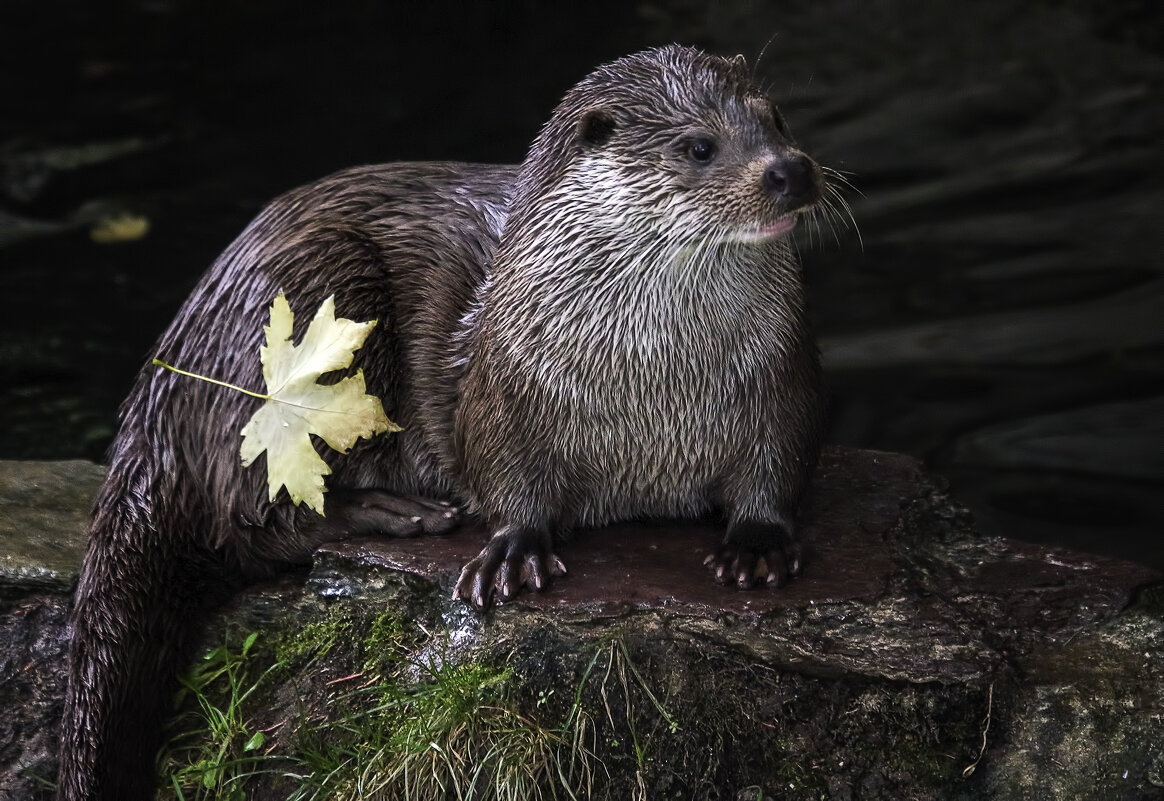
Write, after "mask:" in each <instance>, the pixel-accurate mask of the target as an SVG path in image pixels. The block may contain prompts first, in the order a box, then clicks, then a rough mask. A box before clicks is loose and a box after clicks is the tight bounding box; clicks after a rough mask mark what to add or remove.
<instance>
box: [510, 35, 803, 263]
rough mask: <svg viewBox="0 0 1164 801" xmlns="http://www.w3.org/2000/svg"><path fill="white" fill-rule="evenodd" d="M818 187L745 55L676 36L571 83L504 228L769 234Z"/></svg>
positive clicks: (608, 233)
mask: <svg viewBox="0 0 1164 801" xmlns="http://www.w3.org/2000/svg"><path fill="white" fill-rule="evenodd" d="M822 186H823V179H822V175H821V169H820V168H819V167H818V166H817V165H816V163H815V162H814V161H813V160H812V159H810V158H809V157H808V156H806V155H805V154H804V153H802V152H801V151H800V150H798V149H797V148H796V145H795V143H794V142H793V139H792V136H791V134H790V133H789V130H788V127H787V126H786V125H785V123H784V120H783V118H782V117H781V115H780V112H779V110H778V109H777V107H776V105H775V104H774V103H773V102H772V100H771V99H770V98H769V97H768V95H767V94H766V93H765V92H764V91H763V90H762V89H761V88H760V87H759V86H758V85H757V84H756V83H755V82H754V81H753V80H752V78H751V75H750V73H749V71H748V68H747V64H746V62H745V61H744V59H743V57H742V56H737V57H736V58H734V59H724V58H719V57H716V56H710V55H707V54H705V53H702V52H700V51H698V50H694V49H691V48H687V47H680V46H677V45H672V46H668V47H662V48H658V49H654V50H647V51H645V52H642V53H637V54H635V55H631V56H627V57H625V58H622V59H619V60H617V61H614V62H612V63H610V64H607V65H605V66H603V67H599V68H598V69H597V70H595V71H594V72H593V73H591V74H590V75H589V76H587V77H586V78H585V79H583V80H582V81H581V82H580V83H579V84H578V85H577V86H575V87H574V88H573V89H571V90H570V91H569V92H568V93H567V94H566V96H565V98H563V100H562V102H561V103H560V104H559V105H558V107H557V109H556V110H555V112H554V114H553V116H552V118H551V119H550V121H549V122H548V123H547V124H546V126H545V127H544V128H543V129H542V131H541V133H540V134H539V135H538V138H537V139H536V141H535V142H534V145H533V147H532V148H531V150H530V153H529V156H528V157H527V159H526V161H525V162H524V164H523V165H522V172H521V175H520V177H519V179H518V184H517V193H516V197H515V199H514V203H513V205H512V208H513V210H514V212H513V213H514V216H513V217H511V218H510V225H509V226H508V229H509V230H525V229H532V228H539V227H542V226H544V225H555V226H557V228H556V230H558V231H559V232H561V230H562V226H563V225H570V224H573V225H574V226H575V227H576V228H577V229H578V230H576V231H575V232H574V233H575V234H576V238H577V239H582V240H584V239H585V238H586V237H587V235H588V234H590V235H593V237H594V238H596V239H598V240H601V242H602V244H603V246H605V247H607V248H609V247H610V246H611V245H612V237H613V238H614V241H618V240H620V239H622V237H621V236H620V234H619V232H620V231H621V232H625V233H626V234H627V235H629V236H633V237H635V238H636V239H637V241H639V242H642V241H643V237H650V236H652V235H654V234H659V235H661V236H663V237H664V238H666V239H668V240H669V241H671V242H673V243H677V244H681V242H680V241H679V240H687V242H688V244H692V243H703V244H707V243H729V242H731V243H764V242H768V241H771V240H774V239H776V238H779V237H781V236H783V235H784V234H786V233H788V232H789V231H790V230H792V228H793V227H794V226H795V223H796V216H797V214H798V213H799V212H802V211H804V210H806V209H809V208H811V207H812V206H813V204H815V203H816V201H817V200H819V199H820V197H821V193H822ZM571 238H575V237H571Z"/></svg>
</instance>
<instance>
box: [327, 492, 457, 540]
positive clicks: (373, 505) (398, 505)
mask: <svg viewBox="0 0 1164 801" xmlns="http://www.w3.org/2000/svg"><path fill="white" fill-rule="evenodd" d="M324 503H325V506H324V512H325V514H326V516H325V517H323V518H320V520H319V525H321V526H325V527H328V528H331V529H332V530H333V531H334V532H335V533H337V534H342V535H343V536H345V537H353V536H367V535H377V534H379V535H383V534H387V535H389V536H392V537H418V536H420V535H421V534H447V533H448V532H450V531H452V530H453V529H454V528H456V527H457V526H459V525H460V524H461V510H460V509H458V508H457V507H455V506H453V505H452V504H450V503H446V502H445V501H438V500H433V499H430V498H421V497H418V496H413V495H393V494H392V493H390V492H385V491H383V490H376V489H357V490H331V491H329V492H328V493H327V495H326V496H325V500H324Z"/></svg>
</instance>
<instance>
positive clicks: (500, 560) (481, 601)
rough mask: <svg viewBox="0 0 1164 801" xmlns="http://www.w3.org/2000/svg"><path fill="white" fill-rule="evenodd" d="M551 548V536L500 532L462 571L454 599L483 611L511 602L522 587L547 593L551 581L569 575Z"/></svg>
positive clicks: (524, 531)
mask: <svg viewBox="0 0 1164 801" xmlns="http://www.w3.org/2000/svg"><path fill="white" fill-rule="evenodd" d="M551 547H552V541H551V538H550V535H549V533H548V532H542V531H530V530H528V529H519V528H516V527H512V526H507V527H503V528H501V529H500V530H498V531H497V533H495V534H494V535H493V537H492V538H491V539H490V540H489V542H488V543H487V544H486V545H485V547H484V548H483V549H482V550H481V553H479V554H478V555H477V557H476V558H475V559H473V560H472V561H470V562H469V563H468V564H466V565H465V567H464V568H463V569H462V570H461V575H460V577H459V578H458V579H457V586H456V588H455V589H454V590H453V598H454V599H460V600H464V601H467V602H468V603H470V604H471V605H472V606H474V607H475V608H477V609H479V610H483V609H488V608H489V607H490V606H492V605H493V603H494V602H495V601H496V602H499V603H503V602H505V601H508V600H510V599H512V598H513V597H515V596H516V595H517V594H518V593H519V592H520V591H521V588H522V587H529V588H531V589H534V590H542V589H545V587H546V586H548V585H549V583H550V579H551V577H554V576H562V575H565V573H566V566H565V565H563V564H562V560H561V559H559V558H558V556H557V555H556V554H554V553H553V552H552V551H551V550H550V548H551Z"/></svg>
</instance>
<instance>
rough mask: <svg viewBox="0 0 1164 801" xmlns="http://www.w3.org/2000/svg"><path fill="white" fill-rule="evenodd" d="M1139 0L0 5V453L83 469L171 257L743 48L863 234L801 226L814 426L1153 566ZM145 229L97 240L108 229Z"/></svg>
mask: <svg viewBox="0 0 1164 801" xmlns="http://www.w3.org/2000/svg"><path fill="white" fill-rule="evenodd" d="M1161 8H1164V4H1160V3H1159V2H1154V1H1153V0H1149V1H1148V2H1142V3H1137V2H1099V1H1098V0H1096V1H1095V2H1090V1H1088V0H1075V1H1074V2H1071V1H1069V0H1064V1H1063V2H1052V1H1051V0H1045V1H1043V2H1034V1H1032V2H1025V3H1014V2H1013V0H1005V1H1003V0H988V1H987V2H969V3H967V2H959V3H939V2H934V3H926V4H919V3H909V2H905V1H904V0H863V1H862V2H844V1H843V0H815V1H813V2H808V0H804V1H801V0H796V1H794V2H793V1H790V2H772V3H758V2H738V3H727V2H725V3H714V4H713V3H648V2H626V3H586V4H554V5H550V4H546V5H544V6H543V5H541V4H537V3H532V2H523V3H505V4H486V3H476V4H468V3H466V4H463V5H462V4H450V3H428V4H419V3H418V4H415V5H414V4H395V3H375V2H333V3H318V4H310V5H307V4H297V3H288V2H278V1H276V0H251V1H249V2H237V3H234V2H232V3H225V2H222V3H216V2H195V0H189V1H188V2H178V1H176V0H156V1H154V2H137V3H80V2H74V3H59V2H56V3H54V2H43V1H39V2H12V1H11V0H9V1H8V2H5V3H3V4H0V298H2V301H3V305H2V306H0V308H2V309H3V313H2V314H0V458H8V459H55V458H69V457H84V458H89V459H95V460H100V459H102V458H103V454H104V451H105V449H106V447H107V446H108V443H109V440H110V438H111V437H112V435H113V432H114V429H115V425H116V407H117V404H118V403H119V402H120V400H121V398H122V397H123V396H124V395H125V393H126V392H127V390H128V388H129V386H130V383H131V381H132V376H133V374H134V372H135V371H136V370H137V369H139V367H140V366H141V364H142V363H143V361H144V360H145V359H146V358H148V356H149V355H150V347H151V343H152V342H153V341H154V339H155V338H156V337H157V335H158V334H159V333H160V332H161V331H162V329H163V328H164V327H165V325H166V324H167V322H168V321H169V319H170V318H171V316H172V315H173V313H174V311H175V310H176V309H177V307H178V305H179V304H180V303H181V301H182V299H183V298H184V297H185V295H186V293H187V292H188V291H189V289H190V288H191V286H192V285H193V283H194V281H195V280H196V279H197V277H198V275H199V274H200V273H201V272H202V270H204V269H205V267H206V266H207V265H208V264H209V263H210V262H211V261H212V260H213V258H214V257H215V256H216V255H217V253H218V252H219V251H220V250H221V249H222V248H224V247H225V246H226V245H227V243H228V242H229V241H230V240H231V239H232V238H233V237H234V236H235V235H236V234H237V233H238V232H239V230H241V228H242V227H243V226H244V225H245V223H246V222H247V220H248V219H250V218H251V217H252V216H253V215H254V214H255V213H256V212H257V211H258V209H259V208H260V207H261V205H262V204H263V203H264V202H266V201H267V200H269V199H270V198H272V197H273V196H274V195H276V194H278V193H280V192H281V191H283V190H285V189H288V188H290V187H293V186H295V185H297V184H300V183H304V182H306V181H309V180H312V179H314V178H317V177H319V176H322V175H324V174H326V173H328V172H330V171H333V170H336V169H339V168H341V167H345V166H349V165H353V164H359V163H370V162H380V161H388V160H397V159H401V160H407V159H460V160H473V161H501V162H514V161H518V160H520V159H521V157H522V156H523V154H524V152H525V148H526V146H527V144H528V143H529V141H530V140H531V139H532V137H533V136H534V134H535V132H536V131H537V129H538V126H539V125H540V124H541V123H542V122H543V121H544V120H545V119H546V118H547V117H548V115H549V113H550V111H551V109H552V108H553V106H554V104H555V102H556V101H557V99H558V98H559V97H560V96H561V94H562V92H563V91H564V90H565V89H566V88H567V87H569V86H570V85H571V84H573V83H574V82H575V81H577V80H578V79H579V78H581V77H582V76H583V75H584V74H585V73H586V72H588V71H589V70H590V69H591V68H593V67H594V66H596V65H597V64H599V63H601V62H603V61H605V60H609V59H611V58H614V57H617V56H619V55H623V54H625V53H628V52H631V51H634V50H638V49H642V48H644V47H647V46H650V45H654V44H661V43H665V42H670V41H680V42H684V43H688V44H694V45H698V46H701V47H704V48H706V49H708V50H711V51H715V52H719V53H723V54H728V55H731V54H735V53H743V54H745V55H746V56H747V57H748V58H749V60H751V61H753V62H754V61H755V60H756V59H757V57H758V56H759V55H760V54H761V52H763V57H762V59H761V60H760V65H759V73H760V75H762V76H763V77H764V78H765V80H766V82H767V83H768V84H769V85H770V86H771V88H772V91H773V92H774V94H775V95H776V96H777V97H778V98H780V99H781V102H782V105H783V108H784V111H785V114H786V116H787V117H788V119H789V121H790V123H791V125H792V127H793V130H794V131H795V132H796V133H797V135H798V138H799V139H800V142H801V144H802V146H804V147H805V149H806V150H808V151H809V152H810V153H812V154H813V155H814V156H816V157H817V158H818V159H819V160H820V161H822V162H824V163H827V164H829V165H830V166H833V167H835V168H838V169H841V170H844V171H846V172H847V173H848V174H849V176H850V179H851V181H852V183H853V184H854V185H855V186H856V187H857V189H858V190H859V192H860V194H858V193H856V192H854V193H850V194H849V200H850V202H851V204H852V208H853V212H854V215H855V217H856V220H857V224H858V230H859V236H858V235H857V233H856V232H855V231H853V230H839V231H837V232H836V236H835V238H834V237H833V236H831V235H830V236H826V237H824V238H823V239H824V241H823V242H821V241H809V240H808V239H807V238H803V239H802V240H801V242H800V247H801V251H802V253H803V255H804V260H805V262H806V267H807V270H808V276H809V281H810V284H811V291H812V298H813V305H814V314H815V317H816V321H817V327H818V332H819V335H820V338H821V343H822V349H823V352H824V355H825V367H826V371H827V373H828V381H829V387H830V393H831V396H832V405H831V418H832V425H831V432H830V437H829V438H830V440H831V441H832V442H837V443H844V444H852V445H861V446H865V447H872V448H881V449H888V450H900V451H906V452H909V453H913V454H916V455H918V456H920V457H923V458H924V459H925V460H926V461H927V463H928V464H930V465H931V466H932V467H933V468H934V469H935V470H937V471H939V472H940V473H942V474H944V475H945V476H947V477H948V478H949V479H950V481H951V484H952V486H953V488H954V492H955V494H956V495H957V496H958V497H959V498H961V499H962V500H963V501H964V502H966V503H967V504H968V505H970V506H971V508H972V509H973V511H974V512H975V515H976V517H977V519H978V520H979V524H980V526H981V528H982V529H983V530H984V531H987V532H990V533H1005V534H1008V535H1010V536H1015V537H1020V538H1024V539H1031V540H1041V541H1046V542H1054V543H1059V544H1066V545H1070V546H1073V547H1078V548H1083V549H1087V550H1092V551H1097V552H1103V553H1109V554H1115V555H1121V556H1126V557H1130V558H1133V559H1137V560H1139V561H1142V562H1148V563H1152V564H1155V565H1157V566H1161V567H1164V538H1162V537H1161V530H1162V529H1164V493H1161V488H1162V487H1161V484H1162V483H1164V479H1162V476H1164V457H1162V456H1161V453H1162V447H1161V446H1162V441H1164V437H1162V436H1161V434H1162V433H1164V422H1162V421H1164V394H1161V389H1160V384H1161V382H1160V378H1161V372H1162V370H1164V350H1162V343H1164V325H1162V323H1161V316H1162V315H1161V310H1162V306H1164V304H1162V303H1161V300H1162V298H1164V280H1162V277H1161V271H1162V268H1164V263H1162V262H1164V257H1162V255H1161V254H1162V253H1164V236H1162V235H1161V226H1162V225H1164V221H1162V219H1161V211H1162V209H1164V204H1162V203H1161V200H1162V199H1164V176H1162V171H1161V167H1162V166H1164V165H1162V161H1161V155H1160V143H1161V142H1162V141H1164V111H1162V109H1164V98H1162V94H1161V85H1162V77H1164V60H1162V59H1161V56H1160V53H1161V49H1162V47H1164V22H1162V19H1161ZM124 215H128V216H129V217H130V218H131V219H136V220H138V221H147V222H148V224H149V230H148V233H147V234H146V235H145V236H143V237H140V238H134V239H130V240H128V241H121V242H114V243H104V244H102V243H98V242H95V241H94V239H93V235H92V234H93V231H94V230H98V231H100V230H101V228H102V226H103V225H105V224H106V222H107V221H108V220H110V219H116V218H118V217H119V216H124Z"/></svg>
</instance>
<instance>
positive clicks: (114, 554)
mask: <svg viewBox="0 0 1164 801" xmlns="http://www.w3.org/2000/svg"><path fill="white" fill-rule="evenodd" d="M138 478H145V477H144V476H142V475H139V476H138ZM147 480H148V479H147ZM127 485H128V486H127ZM157 511H158V510H157V509H155V503H154V501H153V500H151V498H150V496H149V494H147V493H142V492H138V491H135V488H134V487H133V485H132V480H130V481H125V480H124V479H123V480H118V479H117V478H116V477H115V476H114V474H113V473H112V472H111V475H110V478H109V479H108V480H107V481H106V485H105V487H104V488H103V489H102V491H101V493H100V495H99V496H98V499H97V506H96V510H95V514H94V517H93V522H92V524H91V526H90V531H89V544H88V550H87V552H86V555H85V560H84V563H83V565H82V569H81V578H80V582H79V584H78V587H77V593H76V598H75V602H74V607H73V611H72V616H71V626H70V628H71V633H72V646H71V651H70V666H69V667H70V671H69V676H70V678H69V687H68V691H67V694H66V697H65V710H64V717H63V721H62V732H61V735H62V736H61V742H60V773H59V781H58V789H57V798H58V800H59V801H98V799H100V800H101V801H113V800H114V799H117V800H118V801H138V800H139V799H141V800H142V801H145V799H151V798H153V796H154V790H155V787H156V766H155V762H156V754H157V750H158V747H159V744H160V738H161V728H162V723H163V722H164V719H165V716H166V714H167V712H168V711H169V707H170V699H171V698H172V697H173V692H174V689H175V682H176V677H177V674H178V671H179V670H180V669H181V667H182V666H183V665H184V664H185V663H186V662H187V661H188V658H189V655H190V651H191V647H192V645H193V642H194V640H195V638H196V635H197V633H198V626H197V620H198V618H199V617H200V616H201V615H200V612H201V610H203V609H205V608H206V606H207V595H206V591H207V585H206V582H205V577H206V575H207V574H210V575H214V574H216V573H217V574H219V575H220V574H221V568H219V570H217V571H216V570H208V569H207V568H208V567H209V565H206V564H204V563H205V562H206V561H208V559H209V558H210V557H209V556H208V555H207V554H206V553H205V552H202V553H198V552H197V551H198V549H196V548H195V547H194V546H193V545H192V539H191V538H190V537H183V536H182V535H181V534H179V533H178V532H170V531H159V530H158V529H157V528H155V525H154V524H155V519H156V517H157V514H156V513H157ZM163 538H165V539H164V541H163Z"/></svg>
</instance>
